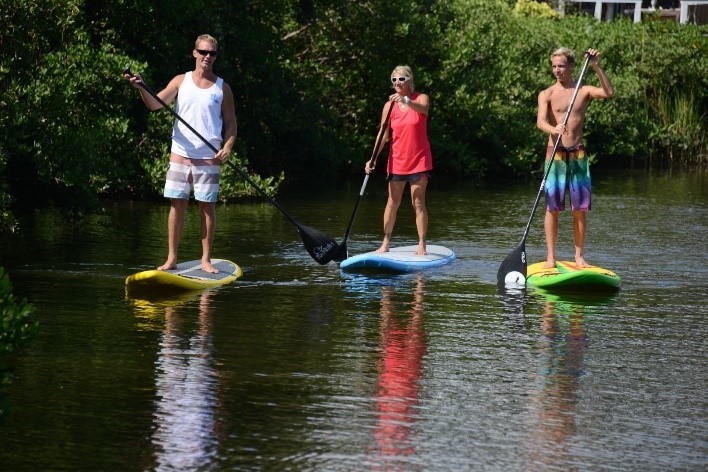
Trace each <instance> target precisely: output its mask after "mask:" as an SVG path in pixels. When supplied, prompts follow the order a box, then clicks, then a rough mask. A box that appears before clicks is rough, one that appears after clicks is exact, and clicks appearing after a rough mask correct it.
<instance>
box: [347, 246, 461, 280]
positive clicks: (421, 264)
mask: <svg viewBox="0 0 708 472" xmlns="http://www.w3.org/2000/svg"><path fill="white" fill-rule="evenodd" d="M427 249H428V253H427V254H426V255H424V256H419V255H417V254H416V253H415V252H416V251H417V250H418V245H415V246H402V247H394V248H391V249H390V250H389V251H388V252H381V253H377V252H375V251H372V252H366V253H364V254H358V255H356V256H352V257H349V258H347V259H344V260H343V261H342V262H341V263H340V264H339V268H340V269H342V270H345V271H371V272H390V273H391V272H392V273H405V272H417V271H419V270H424V269H432V268H434V267H439V266H441V265H445V264H449V263H450V262H452V261H454V260H455V253H454V252H453V251H452V250H451V249H448V248H446V247H444V246H436V245H428V247H427Z"/></svg>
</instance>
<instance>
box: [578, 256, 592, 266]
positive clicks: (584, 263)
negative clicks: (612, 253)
mask: <svg viewBox="0 0 708 472" xmlns="http://www.w3.org/2000/svg"><path fill="white" fill-rule="evenodd" d="M575 265H577V266H578V267H582V268H583V269H587V268H588V267H592V266H591V265H590V264H588V263H587V261H586V260H585V258H584V257H582V256H581V257H576V258H575Z"/></svg>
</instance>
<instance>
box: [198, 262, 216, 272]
mask: <svg viewBox="0 0 708 472" xmlns="http://www.w3.org/2000/svg"><path fill="white" fill-rule="evenodd" d="M202 270H203V271H204V272H206V273H207V274H218V273H219V269H217V268H216V267H214V266H213V265H212V263H211V262H209V261H207V262H204V261H202Z"/></svg>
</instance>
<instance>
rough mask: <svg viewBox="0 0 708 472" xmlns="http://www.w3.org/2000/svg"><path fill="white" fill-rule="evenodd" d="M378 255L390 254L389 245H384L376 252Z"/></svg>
mask: <svg viewBox="0 0 708 472" xmlns="http://www.w3.org/2000/svg"><path fill="white" fill-rule="evenodd" d="M376 252H377V253H379V254H380V253H382V252H388V244H382V245H381V247H380V248H378V249H377V250H376Z"/></svg>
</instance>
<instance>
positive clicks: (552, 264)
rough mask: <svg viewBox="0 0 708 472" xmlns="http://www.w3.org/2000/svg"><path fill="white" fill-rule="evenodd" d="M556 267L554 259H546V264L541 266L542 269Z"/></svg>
mask: <svg viewBox="0 0 708 472" xmlns="http://www.w3.org/2000/svg"><path fill="white" fill-rule="evenodd" d="M555 266H556V260H555V259H546V263H545V264H544V265H543V267H544V269H553V268H554V267H555Z"/></svg>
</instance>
